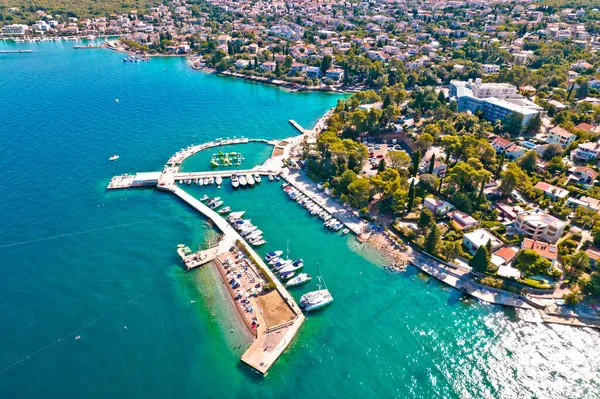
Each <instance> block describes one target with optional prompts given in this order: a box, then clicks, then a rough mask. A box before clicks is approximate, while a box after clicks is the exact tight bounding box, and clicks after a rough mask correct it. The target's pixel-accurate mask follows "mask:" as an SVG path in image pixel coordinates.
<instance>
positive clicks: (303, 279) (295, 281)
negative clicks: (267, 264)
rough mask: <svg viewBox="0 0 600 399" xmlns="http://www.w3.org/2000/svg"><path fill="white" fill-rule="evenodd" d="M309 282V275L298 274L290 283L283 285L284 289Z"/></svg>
mask: <svg viewBox="0 0 600 399" xmlns="http://www.w3.org/2000/svg"><path fill="white" fill-rule="evenodd" d="M310 280H312V278H311V277H310V274H308V273H300V274H299V275H297V276H296V277H294V278H293V279H291V280H290V281H288V282H287V283H285V285H286V287H295V286H297V285H301V284H305V283H308V282H309V281H310Z"/></svg>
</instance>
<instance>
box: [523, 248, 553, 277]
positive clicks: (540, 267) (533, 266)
mask: <svg viewBox="0 0 600 399" xmlns="http://www.w3.org/2000/svg"><path fill="white" fill-rule="evenodd" d="M515 267H516V268H517V269H519V270H520V271H521V272H522V273H523V275H524V276H526V277H529V276H535V275H538V274H544V273H548V272H549V271H550V268H551V267H552V263H551V262H550V261H549V260H548V259H546V258H542V257H541V256H540V255H539V254H538V253H537V252H535V251H534V250H531V249H522V250H521V251H520V252H519V254H518V255H517V261H516V265H515Z"/></svg>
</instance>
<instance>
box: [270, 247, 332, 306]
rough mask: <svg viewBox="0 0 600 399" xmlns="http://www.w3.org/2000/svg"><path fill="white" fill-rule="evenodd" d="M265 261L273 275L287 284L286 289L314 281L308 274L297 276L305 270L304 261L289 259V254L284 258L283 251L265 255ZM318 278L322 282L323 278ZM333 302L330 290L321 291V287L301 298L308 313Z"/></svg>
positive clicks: (302, 304) (301, 304)
mask: <svg viewBox="0 0 600 399" xmlns="http://www.w3.org/2000/svg"><path fill="white" fill-rule="evenodd" d="M265 261H266V262H267V263H268V265H269V267H270V268H271V270H272V271H273V273H274V274H276V275H277V276H278V277H279V279H280V280H281V281H283V282H285V285H286V287H295V286H299V285H302V284H306V283H308V282H309V281H311V280H312V277H311V276H310V274H308V273H298V274H296V273H297V272H299V271H300V270H302V269H303V268H304V261H303V260H302V259H296V260H291V259H289V252H288V255H287V256H286V257H285V258H284V257H283V251H273V252H268V253H267V254H266V255H265ZM318 278H319V281H320V280H321V277H320V276H319V277H318ZM331 302H333V297H332V296H331V294H330V293H329V290H327V289H321V286H320V285H319V289H318V290H316V291H311V292H308V293H306V294H304V295H302V296H301V297H300V307H301V308H302V309H303V310H304V311H306V312H309V311H311V310H316V309H319V308H322V307H324V306H327V305H329V304H330V303H331Z"/></svg>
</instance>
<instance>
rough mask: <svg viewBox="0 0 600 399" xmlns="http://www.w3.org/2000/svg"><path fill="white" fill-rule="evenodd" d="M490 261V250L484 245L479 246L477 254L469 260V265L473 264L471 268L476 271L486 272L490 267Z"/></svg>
mask: <svg viewBox="0 0 600 399" xmlns="http://www.w3.org/2000/svg"><path fill="white" fill-rule="evenodd" d="M488 262H489V260H488V251H487V249H486V248H485V247H484V246H483V245H482V246H480V247H479V248H477V251H475V255H473V257H472V258H471V260H469V266H471V268H472V269H473V270H474V271H476V272H479V273H485V272H486V271H487V269H488V264H489V263H488Z"/></svg>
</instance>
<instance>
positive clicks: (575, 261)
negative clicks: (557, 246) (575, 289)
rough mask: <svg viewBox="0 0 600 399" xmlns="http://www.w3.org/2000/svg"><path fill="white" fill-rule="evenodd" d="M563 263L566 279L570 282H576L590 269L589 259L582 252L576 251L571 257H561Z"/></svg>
mask: <svg viewBox="0 0 600 399" xmlns="http://www.w3.org/2000/svg"><path fill="white" fill-rule="evenodd" d="M563 263H565V266H566V267H565V272H566V275H567V278H568V279H569V280H570V281H571V282H572V283H575V282H577V279H579V277H581V275H582V274H583V273H584V272H585V271H586V270H587V269H589V267H590V259H589V258H588V256H587V255H586V254H585V252H584V251H577V252H576V253H575V254H574V255H573V256H570V257H568V256H563Z"/></svg>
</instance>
